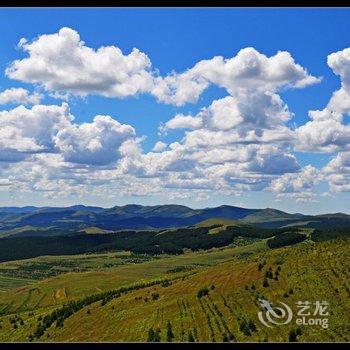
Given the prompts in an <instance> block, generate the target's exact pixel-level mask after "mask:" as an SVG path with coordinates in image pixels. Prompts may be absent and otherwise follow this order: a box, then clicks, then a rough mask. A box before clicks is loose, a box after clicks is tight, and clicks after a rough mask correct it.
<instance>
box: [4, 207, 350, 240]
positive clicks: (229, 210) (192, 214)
mask: <svg viewBox="0 0 350 350" xmlns="http://www.w3.org/2000/svg"><path fill="white" fill-rule="evenodd" d="M215 218H220V219H230V220H235V221H237V223H241V224H249V225H253V226H257V227H264V228H281V227H288V226H299V227H310V228H335V227H346V226H350V215H347V214H343V213H335V214H323V215H303V214H300V213H296V214H289V213H286V212H283V211H280V210H277V209H272V208H266V209H247V208H241V207H236V206H230V205H222V206H219V207H214V208H204V209H192V208H189V207H186V206H183V205H156V206H143V205H136V204H129V205H125V206H115V207H112V208H107V209H105V208H101V207H95V206H84V205H75V206H70V207H34V206H26V207H22V208H21V207H0V236H10V235H11V236H12V235H16V236H23V235H25V236H31V235H34V236H42V235H65V234H70V233H72V232H76V231H84V230H86V231H88V229H91V228H94V229H95V230H100V231H101V233H103V232H104V230H109V231H117V230H125V229H133V230H141V229H164V228H172V227H185V226H191V225H196V224H198V223H200V222H202V221H204V220H208V219H215Z"/></svg>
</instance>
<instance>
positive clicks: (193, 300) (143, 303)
mask: <svg viewBox="0 0 350 350" xmlns="http://www.w3.org/2000/svg"><path fill="white" fill-rule="evenodd" d="M349 243H350V239H349V238H337V239H333V240H329V241H324V242H318V243H315V242H312V241H310V240H306V241H304V242H302V243H299V244H296V245H293V246H288V247H283V248H278V249H267V247H266V242H265V241H259V242H254V243H251V244H248V245H245V246H235V247H226V248H216V249H212V250H210V251H202V252H195V253H194V252H188V253H185V254H183V255H175V256H174V255H173V256H163V257H157V258H156V259H149V258H148V257H145V259H146V258H147V259H148V260H147V261H138V262H128V263H125V264H119V262H120V260H123V258H121V257H123V256H129V257H130V256H131V255H130V253H127V252H120V253H108V254H104V255H103V256H101V255H98V254H95V255H91V256H89V255H80V256H70V257H41V258H36V259H29V260H26V261H17V262H11V263H3V264H1V265H6V267H4V266H2V267H1V268H6V269H10V268H13V269H15V267H16V266H17V268H20V267H21V266H22V265H23V264H28V263H31V264H33V263H34V262H35V263H39V262H40V261H41V262H42V263H43V264H47V263H48V262H53V261H55V263H56V264H57V262H59V261H65V262H68V261H70V260H72V261H75V263H76V264H77V265H80V267H81V266H85V267H87V265H88V266H90V267H91V269H89V270H88V271H84V272H65V273H62V274H59V275H57V276H55V277H50V278H44V279H41V280H38V281H37V282H35V283H31V284H29V285H25V286H22V287H18V288H12V289H11V290H10V291H8V292H3V293H1V294H0V308H1V309H0V310H1V313H2V316H1V317H0V319H1V321H0V325H1V328H0V341H28V340H31V341H40V342H42V341H116V342H125V341H148V340H153V341H154V340H155V341H164V342H165V341H185V342H187V341H204V342H213V341H215V342H222V341H237V342H246V341H278V342H279V341H288V340H289V337H290V333H291V332H293V331H295V330H296V328H297V327H296V325H295V323H294V324H293V323H290V324H288V325H284V326H276V327H272V328H267V327H265V326H263V325H262V324H261V323H260V322H259V320H258V318H257V313H258V311H259V310H261V307H260V305H259V301H258V299H259V298H263V299H267V300H270V301H272V302H274V301H283V302H285V303H287V304H288V305H289V306H290V307H292V308H293V307H294V305H295V303H296V302H297V301H299V300H310V301H312V302H314V301H316V300H325V301H328V302H329V303H330V306H329V311H330V315H329V316H328V317H329V328H328V329H323V328H321V327H320V326H307V325H306V326H301V327H300V329H299V330H298V335H297V341H300V342H304V341H348V340H349V339H348V337H349V334H350V332H349V331H350V329H349V325H350V316H349V315H350V305H349V303H348V300H349V297H350V284H349V281H350V279H349V271H350V269H349V267H350V266H349V265H350V261H349V257H348V249H349ZM118 259H119V260H118ZM102 261H103V264H105V263H106V261H108V262H110V263H111V266H108V267H107V266H105V267H102V265H101V263H102ZM84 264H85V265H84ZM113 264H116V265H113ZM58 265H59V264H58ZM269 271H271V272H272V273H273V278H272V276H270V277H271V278H270V277H268V278H266V277H265V276H266V274H268V273H269ZM277 271H278V275H277V278H276V273H277ZM265 280H267V285H266V284H265V282H264V281H265ZM147 281H155V282H152V283H153V284H152V285H151V286H149V287H147V286H146V285H145V282H147ZM164 281H167V282H166V283H165V282H164ZM123 286H124V287H127V286H137V288H133V287H132V288H129V289H128V290H126V291H125V292H121V293H117V294H115V295H113V296H111V297H110V298H108V299H106V298H105V297H103V298H102V297H101V298H97V301H96V302H91V303H89V304H87V305H85V304H84V305H85V306H82V307H81V308H79V309H77V310H76V311H74V312H72V314H70V315H69V316H68V317H66V318H65V319H64V320H63V321H62V322H61V323H59V322H53V323H52V324H50V325H49V326H48V327H47V328H45V329H44V331H43V332H42V334H41V335H40V336H38V337H34V338H33V334H35V332H36V330H37V329H38V326H40V327H41V325H42V324H43V323H44V321H43V318H44V317H45V315H51V314H52V312H53V311H54V310H57V309H58V308H60V307H62V305H63V304H65V305H67V302H68V301H69V300H76V301H79V300H82V299H84V298H87V297H88V296H90V295H101V293H102V292H106V291H112V290H117V289H118V288H121V287H123ZM201 289H203V290H206V292H205V293H204V294H203V295H201V296H200V297H198V295H200V294H198V292H199V290H201ZM44 320H45V318H44Z"/></svg>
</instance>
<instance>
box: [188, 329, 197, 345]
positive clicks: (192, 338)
mask: <svg viewBox="0 0 350 350" xmlns="http://www.w3.org/2000/svg"><path fill="white" fill-rule="evenodd" d="M187 341H188V342H189V343H194V342H195V341H196V339H194V336H193V334H192V332H191V331H190V332H189V333H188V339H187Z"/></svg>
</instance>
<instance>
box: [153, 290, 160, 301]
mask: <svg viewBox="0 0 350 350" xmlns="http://www.w3.org/2000/svg"><path fill="white" fill-rule="evenodd" d="M151 296H152V300H157V299H159V294H158V293H157V292H154V293H152V294H151Z"/></svg>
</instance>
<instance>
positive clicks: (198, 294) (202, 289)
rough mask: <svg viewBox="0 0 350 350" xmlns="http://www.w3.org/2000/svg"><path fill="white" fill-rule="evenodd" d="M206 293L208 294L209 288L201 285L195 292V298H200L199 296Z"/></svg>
mask: <svg viewBox="0 0 350 350" xmlns="http://www.w3.org/2000/svg"><path fill="white" fill-rule="evenodd" d="M208 294H209V289H208V288H207V287H203V288H201V289H200V290H199V291H198V292H197V298H198V299H200V298H201V297H204V296H205V295H208Z"/></svg>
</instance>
